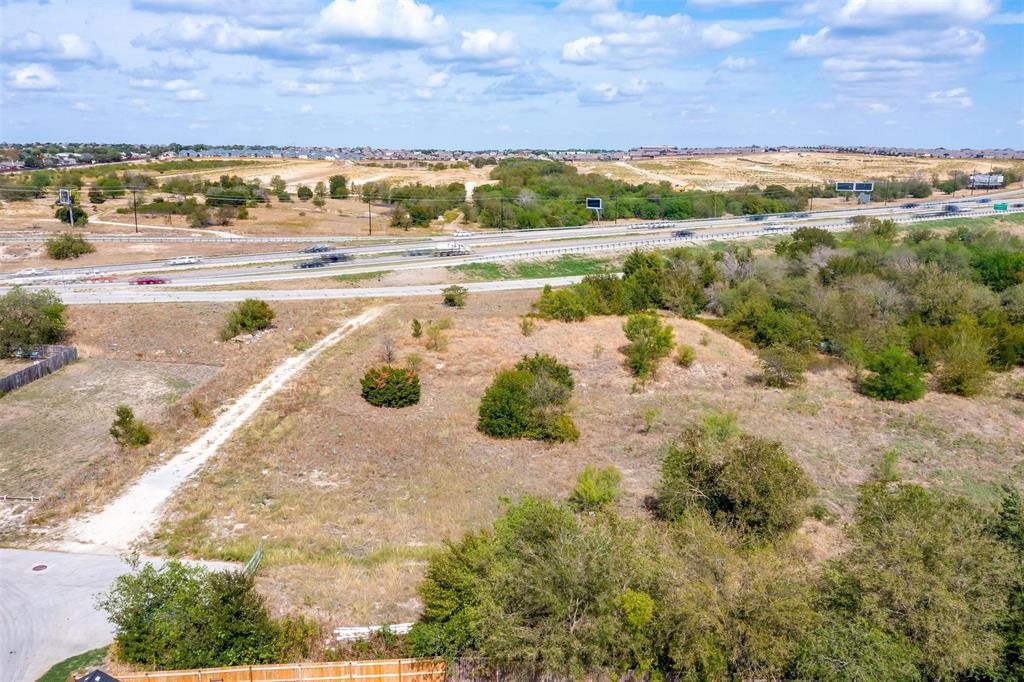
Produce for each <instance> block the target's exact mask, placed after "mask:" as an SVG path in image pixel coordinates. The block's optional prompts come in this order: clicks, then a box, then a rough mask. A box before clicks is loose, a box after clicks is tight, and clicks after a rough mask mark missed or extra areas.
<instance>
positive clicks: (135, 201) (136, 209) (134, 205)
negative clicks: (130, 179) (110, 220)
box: [132, 189, 139, 234]
mask: <svg viewBox="0 0 1024 682" xmlns="http://www.w3.org/2000/svg"><path fill="white" fill-rule="evenodd" d="M132 213H133V214H135V234H138V233H139V200H138V199H137V198H136V196H135V190H134V189H133V190H132Z"/></svg>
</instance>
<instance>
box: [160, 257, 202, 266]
mask: <svg viewBox="0 0 1024 682" xmlns="http://www.w3.org/2000/svg"><path fill="white" fill-rule="evenodd" d="M198 262H199V256H178V257H177V258H173V259H171V260H169V261H167V264H168V265H195V264H196V263H198Z"/></svg>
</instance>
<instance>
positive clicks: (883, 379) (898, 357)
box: [859, 346, 925, 402]
mask: <svg viewBox="0 0 1024 682" xmlns="http://www.w3.org/2000/svg"><path fill="white" fill-rule="evenodd" d="M867 370H868V374H866V375H865V376H863V377H861V379H860V381H859V387H860V390H861V392H862V393H864V395H869V396H871V397H872V398H877V399H878V400H896V401H899V402H911V401H913V400H917V399H918V398H920V397H921V396H923V395H924V391H925V386H924V380H923V379H922V377H923V376H924V370H923V369H921V365H920V364H919V363H918V362H917V359H916V358H914V356H912V355H911V354H910V353H908V352H907V351H906V350H905V349H903V348H900V347H898V346H888V347H886V348H884V349H883V350H881V351H879V352H878V353H875V354H873V355H871V356H870V357H869V358H868V361H867Z"/></svg>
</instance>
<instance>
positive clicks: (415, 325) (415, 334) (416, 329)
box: [412, 320, 423, 339]
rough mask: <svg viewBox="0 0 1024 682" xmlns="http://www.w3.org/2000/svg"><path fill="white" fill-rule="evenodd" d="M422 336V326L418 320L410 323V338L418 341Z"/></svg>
mask: <svg viewBox="0 0 1024 682" xmlns="http://www.w3.org/2000/svg"><path fill="white" fill-rule="evenodd" d="M421 336H423V325H422V324H420V321H419V320H413V321H412V338H414V339H418V338H420V337H421Z"/></svg>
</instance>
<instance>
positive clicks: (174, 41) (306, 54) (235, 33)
mask: <svg viewBox="0 0 1024 682" xmlns="http://www.w3.org/2000/svg"><path fill="white" fill-rule="evenodd" d="M132 45H134V46H135V47H146V48H149V49H152V50H163V49H168V48H185V49H192V48H199V49H203V50H209V51H210V52H220V53H223V54H250V55H255V56H258V57H267V58H271V59H308V58H313V57H322V56H324V55H326V54H327V53H328V52H329V48H328V47H327V46H325V45H323V44H320V43H318V42H316V41H315V40H313V39H311V37H310V36H309V35H307V34H306V33H304V32H302V31H299V30H297V29H290V30H278V29H265V28H253V27H251V26H244V25H242V24H240V23H239V22H238V21H237V20H235V19H220V18H217V19H210V18H206V17H203V18H196V17H185V18H184V19H181V20H179V21H177V22H173V23H169V24H167V25H166V26H164V27H163V28H160V29H157V30H156V31H152V32H151V33H148V34H146V35H141V36H138V37H137V38H135V40H133V41H132Z"/></svg>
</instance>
